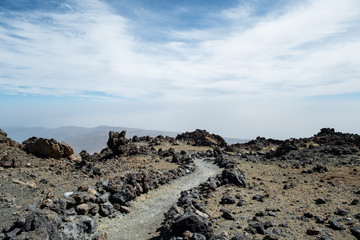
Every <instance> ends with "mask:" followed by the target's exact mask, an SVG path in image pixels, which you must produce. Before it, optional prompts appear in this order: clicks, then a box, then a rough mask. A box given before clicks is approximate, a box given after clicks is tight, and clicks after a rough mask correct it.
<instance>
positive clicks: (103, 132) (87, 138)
mask: <svg viewBox="0 0 360 240" xmlns="http://www.w3.org/2000/svg"><path fill="white" fill-rule="evenodd" d="M3 130H4V131H5V132H6V133H7V134H8V137H10V138H12V139H13V140H15V141H17V142H19V143H22V142H23V141H24V140H26V139H28V138H30V137H33V136H36V137H42V138H54V139H56V140H57V141H59V142H61V141H64V142H66V143H68V144H70V145H71V146H72V147H73V148H74V151H75V152H76V153H79V152H80V151H81V150H86V151H87V152H89V153H91V154H92V153H94V152H100V151H101V150H102V149H103V148H105V147H106V142H107V140H108V137H109V131H117V132H120V131H122V130H125V131H126V137H127V138H132V137H133V136H135V135H137V136H139V137H140V136H151V137H156V136H158V135H163V136H169V137H176V136H177V135H178V134H179V132H169V131H156V130H145V129H137V128H126V127H110V126H99V127H94V128H83V127H73V126H69V127H59V128H43V127H34V128H25V127H11V128H3ZM224 139H225V141H226V142H227V143H228V144H233V143H243V142H247V141H248V140H244V139H237V138H224Z"/></svg>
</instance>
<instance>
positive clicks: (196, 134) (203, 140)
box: [176, 129, 227, 147]
mask: <svg viewBox="0 0 360 240" xmlns="http://www.w3.org/2000/svg"><path fill="white" fill-rule="evenodd" d="M176 139H177V140H184V141H188V142H193V143H194V145H196V146H219V147H226V146H227V143H226V141H225V140H224V138H222V137H221V136H219V135H215V134H210V133H209V132H207V131H205V130H200V129H196V130H195V131H193V132H186V133H182V134H179V135H177V136H176Z"/></svg>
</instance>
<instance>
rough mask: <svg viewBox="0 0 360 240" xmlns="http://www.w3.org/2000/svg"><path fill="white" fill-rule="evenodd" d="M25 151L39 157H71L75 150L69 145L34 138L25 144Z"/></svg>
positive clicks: (52, 140)
mask: <svg viewBox="0 0 360 240" xmlns="http://www.w3.org/2000/svg"><path fill="white" fill-rule="evenodd" d="M23 145H24V150H25V151H26V152H28V153H32V154H35V155H36V156H38V157H50V158H62V157H69V156H70V155H72V154H73V153H74V150H73V149H72V147H71V146H70V145H68V144H67V143H64V142H62V143H58V142H57V141H56V140H55V139H53V138H52V139H46V138H37V137H32V138H29V139H28V140H26V141H24V142H23Z"/></svg>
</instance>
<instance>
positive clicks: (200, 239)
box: [191, 233, 206, 240]
mask: <svg viewBox="0 0 360 240" xmlns="http://www.w3.org/2000/svg"><path fill="white" fill-rule="evenodd" d="M191 240H206V237H205V236H204V235H202V234H200V233H194V235H193V236H192V238H191Z"/></svg>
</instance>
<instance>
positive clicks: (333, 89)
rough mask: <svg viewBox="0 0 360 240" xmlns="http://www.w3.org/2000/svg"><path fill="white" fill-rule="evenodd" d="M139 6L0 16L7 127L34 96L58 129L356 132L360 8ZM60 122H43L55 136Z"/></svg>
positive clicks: (84, 5) (311, 1)
mask: <svg viewBox="0 0 360 240" xmlns="http://www.w3.org/2000/svg"><path fill="white" fill-rule="evenodd" d="M135 2H136V3H138V4H134V5H126V6H119V5H114V4H113V3H112V2H106V1H97V0H91V1H86V2H84V1H75V0H72V1H63V2H60V3H59V4H58V5H56V8H54V7H52V8H51V9H48V8H47V9H41V8H34V9H31V8H30V9H27V10H24V9H22V10H19V9H15V8H12V9H11V8H9V7H8V6H5V5H6V4H4V6H1V5H0V7H3V8H0V9H3V10H2V11H1V13H0V20H1V21H0V22H1V23H0V42H1V47H0V72H1V74H0V93H1V94H2V95H4V96H3V99H4V101H3V106H2V108H3V109H6V111H7V113H8V114H7V116H8V117H7V118H5V120H3V121H4V123H3V124H11V123H14V120H13V119H14V118H21V116H22V115H21V114H20V113H19V112H16V111H13V110H12V109H13V108H14V106H15V105H16V101H15V99H23V98H19V97H18V98H16V96H30V97H41V99H42V100H41V101H40V100H39V101H38V102H37V103H36V104H38V106H43V105H44V104H43V102H44V101H43V97H44V98H46V97H48V98H47V100H46V101H48V102H49V103H52V104H55V105H56V104H59V105H56V106H57V111H58V112H60V113H61V115H62V117H61V118H60V119H61V120H62V121H63V123H61V122H57V123H56V124H57V125H65V124H73V125H93V126H94V125H104V124H112V125H126V126H129V125H131V127H144V128H151V129H164V128H165V129H164V130H176V131H178V130H190V129H191V128H196V127H199V128H207V129H210V130H212V131H217V132H218V133H220V134H224V135H226V136H232V137H242V136H243V135H245V136H244V137H255V136H256V135H257V134H259V135H270V136H271V137H287V136H289V134H292V135H303V134H304V133H309V132H310V133H314V132H313V131H316V130H318V128H320V127H324V124H328V125H331V126H334V127H338V128H340V129H339V130H344V131H356V126H355V125H357V124H356V123H355V120H344V116H349V117H350V118H352V119H354V118H355V119H356V118H357V119H359V117H360V115H359V114H358V113H354V108H356V106H357V107H359V106H360V105H359V100H360V81H359V79H360V70H359V69H360V68H359V67H360V58H359V57H358V56H360V31H359V30H358V29H360V2H359V1H357V0H344V1H341V2H339V1H336V0H327V1H325V0H308V1H292V2H291V3H286V4H285V3H283V5H281V6H279V5H276V7H275V6H274V5H269V6H266V7H264V6H262V4H261V3H260V1H254V2H251V3H249V2H247V1H239V2H238V3H237V4H236V5H232V6H229V5H226V6H225V5H224V6H218V5H216V6H215V5H214V6H213V7H211V4H209V6H208V7H206V6H205V7H203V12H201V16H199V15H196V14H197V12H195V11H196V10H199V7H198V6H192V5H191V4H190V3H188V5H179V4H174V5H169V6H166V7H167V8H169V9H170V10H168V11H164V9H163V8H161V7H160V6H159V7H158V8H153V9H147V8H144V7H143V6H141V4H140V3H141V1H135ZM210 2H211V1H210ZM175 3H177V2H176V1H175ZM124 4H125V3H124ZM128 4H129V3H128ZM6 7H8V9H6ZM122 9H130V10H129V12H127V13H125V12H122ZM184 16H186V17H187V18H186V19H189V18H190V19H191V20H192V21H193V22H194V24H189V23H188V21H182V20H184V19H185V17H184ZM183 22H184V23H183ZM182 23H183V24H182ZM10 95H13V96H15V97H11V98H9V97H8V98H7V97H6V96H10ZM54 96H57V97H58V98H59V99H61V101H60V103H56V100H54ZM331 96H332V97H331ZM339 96H352V97H351V98H347V97H345V98H344V97H339ZM65 99H67V100H69V99H70V100H71V101H70V102H71V103H69V101H67V100H65ZM18 102H19V104H18V105H16V106H17V107H18V108H20V109H21V108H22V106H23V108H24V106H25V108H26V101H20V100H19V101H18ZM9 104H11V106H9ZM5 105H6V106H5ZM48 108H49V107H46V106H45V109H48ZM69 109H73V110H72V111H70V112H71V114H67V115H66V110H69ZM75 109H76V110H75ZM92 109H94V110H95V112H101V114H102V115H103V116H111V119H112V120H111V121H110V120H108V118H106V117H99V114H96V113H95V112H92ZM115 109H117V111H116V110H115ZM33 111H35V112H37V111H38V110H36V109H33ZM114 111H115V112H114ZM38 114H41V112H39V113H38ZM340 114H341V115H340ZM54 115H56V114H55V113H53V114H47V115H46V116H45V117H44V118H45V119H46V120H47V121H52V122H53V124H55V122H56V121H55V119H59V117H57V118H55V117H51V116H54ZM341 116H343V117H341ZM77 119H78V120H77ZM90 119H91V120H90ZM149 119H150V121H148V120H149ZM151 119H153V120H151ZM36 122H39V121H38V120H36V119H33V120H32V121H31V124H33V125H34V124H36ZM44 122H45V121H44ZM18 124H22V125H24V124H25V123H21V121H20V122H19V123H18ZM40 124H45V123H42V122H41V123H40ZM56 124H55V125H56ZM189 128H190V129H189Z"/></svg>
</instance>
